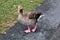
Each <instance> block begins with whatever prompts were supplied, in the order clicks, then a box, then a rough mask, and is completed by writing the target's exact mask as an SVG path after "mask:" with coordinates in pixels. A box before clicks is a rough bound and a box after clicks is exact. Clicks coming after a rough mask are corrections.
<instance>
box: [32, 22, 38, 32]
mask: <svg viewBox="0 0 60 40" xmlns="http://www.w3.org/2000/svg"><path fill="white" fill-rule="evenodd" d="M36 29H37V23H36V24H35V27H34V28H33V29H32V32H35V31H36Z"/></svg>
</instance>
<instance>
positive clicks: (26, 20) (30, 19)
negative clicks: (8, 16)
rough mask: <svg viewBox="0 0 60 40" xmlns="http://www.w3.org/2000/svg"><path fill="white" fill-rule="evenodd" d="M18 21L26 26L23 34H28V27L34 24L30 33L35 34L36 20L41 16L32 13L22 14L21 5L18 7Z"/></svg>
mask: <svg viewBox="0 0 60 40" xmlns="http://www.w3.org/2000/svg"><path fill="white" fill-rule="evenodd" d="M18 13H19V15H18V21H19V22H20V23H22V24H24V25H27V26H28V29H27V30H25V31H24V32H26V33H29V32H31V30H30V25H33V24H35V27H34V28H33V29H32V32H35V31H36V29H37V19H38V18H39V16H40V17H42V16H43V15H42V14H41V13H38V14H37V13H36V12H34V11H31V12H28V13H23V8H22V6H21V5H19V6H18Z"/></svg>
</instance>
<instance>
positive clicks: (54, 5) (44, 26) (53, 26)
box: [0, 0, 60, 40]
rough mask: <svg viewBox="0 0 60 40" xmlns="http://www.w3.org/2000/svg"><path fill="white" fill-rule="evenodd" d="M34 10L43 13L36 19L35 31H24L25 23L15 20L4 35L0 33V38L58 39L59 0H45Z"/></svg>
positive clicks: (59, 34) (8, 39) (59, 36)
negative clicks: (41, 16)
mask: <svg viewBox="0 0 60 40" xmlns="http://www.w3.org/2000/svg"><path fill="white" fill-rule="evenodd" d="M34 11H36V12H38V13H39V12H41V13H43V14H44V15H45V16H44V17H43V18H41V19H40V18H39V19H38V29H37V31H36V32H35V33H32V32H31V33H28V34H26V33H24V32H23V31H24V30H25V29H27V27H26V25H22V24H20V23H19V22H17V23H16V24H15V25H14V26H13V27H12V28H10V29H9V30H7V31H6V32H7V34H6V35H0V40H60V32H59V30H60V25H59V24H60V0H45V2H44V3H43V4H42V5H41V6H39V7H37V8H36V9H35V10H34ZM31 28H33V27H31Z"/></svg>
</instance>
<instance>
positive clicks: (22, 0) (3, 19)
mask: <svg viewBox="0 0 60 40" xmlns="http://www.w3.org/2000/svg"><path fill="white" fill-rule="evenodd" d="M43 1H44V0H0V34H4V33H5V30H6V29H9V28H10V27H11V26H12V25H14V23H16V22H17V17H18V13H17V5H19V4H21V5H23V7H24V11H26V12H29V11H31V10H33V9H34V8H36V7H37V6H39V5H40V3H42V2H43Z"/></svg>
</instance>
